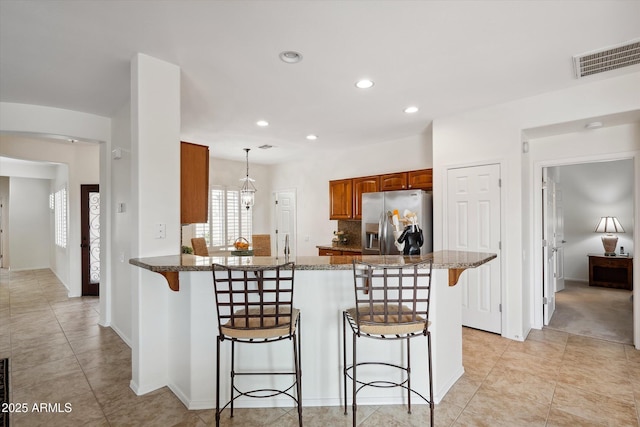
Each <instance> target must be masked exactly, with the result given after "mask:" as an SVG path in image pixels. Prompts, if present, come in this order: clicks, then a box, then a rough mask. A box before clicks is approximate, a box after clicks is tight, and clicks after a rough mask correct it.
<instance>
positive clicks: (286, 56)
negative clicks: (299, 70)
mask: <svg viewBox="0 0 640 427" xmlns="http://www.w3.org/2000/svg"><path fill="white" fill-rule="evenodd" d="M280 59H281V60H282V62H286V63H287V64H295V63H298V62H300V61H302V55H301V54H300V53H298V52H294V51H293V50H285V51H284V52H280Z"/></svg>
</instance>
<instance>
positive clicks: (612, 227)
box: [594, 216, 624, 233]
mask: <svg viewBox="0 0 640 427" xmlns="http://www.w3.org/2000/svg"><path fill="white" fill-rule="evenodd" d="M594 231H595V232H596V233H624V228H622V225H620V221H618V218H616V217H615V216H603V217H602V218H600V222H598V225H597V226H596V229H595V230H594Z"/></svg>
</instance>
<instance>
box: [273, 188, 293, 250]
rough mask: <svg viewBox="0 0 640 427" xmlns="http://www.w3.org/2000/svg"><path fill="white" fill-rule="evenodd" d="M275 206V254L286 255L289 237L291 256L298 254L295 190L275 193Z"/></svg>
mask: <svg viewBox="0 0 640 427" xmlns="http://www.w3.org/2000/svg"><path fill="white" fill-rule="evenodd" d="M274 205H275V218H276V230H275V235H276V238H275V245H276V248H275V252H274V255H275V256H277V257H279V256H281V255H284V246H285V245H284V242H285V236H287V235H288V236H289V255H290V256H295V254H296V192H295V190H282V191H276V192H275V193H274Z"/></svg>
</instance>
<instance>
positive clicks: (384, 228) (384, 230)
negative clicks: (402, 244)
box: [380, 212, 389, 255]
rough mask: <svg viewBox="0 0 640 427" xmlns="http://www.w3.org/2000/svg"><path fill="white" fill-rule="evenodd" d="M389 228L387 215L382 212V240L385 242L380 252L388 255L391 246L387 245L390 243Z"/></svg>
mask: <svg viewBox="0 0 640 427" xmlns="http://www.w3.org/2000/svg"><path fill="white" fill-rule="evenodd" d="M388 228H389V224H388V222H387V215H386V214H385V213H384V212H382V241H383V242H384V243H383V248H384V249H383V251H382V252H380V255H388V254H389V248H388V247H387V245H388V244H389V242H387V229H388Z"/></svg>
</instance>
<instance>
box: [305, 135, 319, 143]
mask: <svg viewBox="0 0 640 427" xmlns="http://www.w3.org/2000/svg"><path fill="white" fill-rule="evenodd" d="M307 139H308V140H309V141H315V140H316V139H318V135H313V134H311V135H307Z"/></svg>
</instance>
